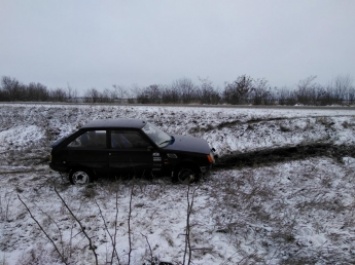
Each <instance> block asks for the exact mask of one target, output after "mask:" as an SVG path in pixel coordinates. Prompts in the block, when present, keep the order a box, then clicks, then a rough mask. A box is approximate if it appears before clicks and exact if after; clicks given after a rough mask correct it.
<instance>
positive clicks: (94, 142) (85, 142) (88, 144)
mask: <svg viewBox="0 0 355 265" xmlns="http://www.w3.org/2000/svg"><path fill="white" fill-rule="evenodd" d="M68 147H70V148H106V131H105V130H93V131H86V132H84V133H83V134H81V135H79V136H78V137H77V138H75V139H74V140H73V141H71V142H70V143H69V144H68Z"/></svg>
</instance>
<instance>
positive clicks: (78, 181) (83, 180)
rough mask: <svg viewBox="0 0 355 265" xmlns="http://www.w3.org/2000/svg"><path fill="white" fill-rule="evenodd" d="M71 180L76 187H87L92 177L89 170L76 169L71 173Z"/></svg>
mask: <svg viewBox="0 0 355 265" xmlns="http://www.w3.org/2000/svg"><path fill="white" fill-rule="evenodd" d="M69 180H70V182H71V183H72V184H74V185H85V184H88V183H89V182H90V181H91V176H90V173H89V172H88V171H87V170H81V169H74V170H72V171H71V172H70V173H69Z"/></svg>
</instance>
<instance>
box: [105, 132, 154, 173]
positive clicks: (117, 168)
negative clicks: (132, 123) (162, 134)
mask: <svg viewBox="0 0 355 265" xmlns="http://www.w3.org/2000/svg"><path fill="white" fill-rule="evenodd" d="M110 135H111V138H110V151H109V167H110V171H111V172H114V173H120V172H129V173H134V174H143V172H144V171H149V170H151V169H152V167H153V154H154V150H155V149H156V148H154V145H153V144H152V142H151V141H150V140H149V138H148V137H147V136H146V135H144V134H143V133H142V132H141V131H140V130H133V129H122V130H111V133H110Z"/></svg>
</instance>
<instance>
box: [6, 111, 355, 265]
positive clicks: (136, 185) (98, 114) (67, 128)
mask: <svg viewBox="0 0 355 265" xmlns="http://www.w3.org/2000/svg"><path fill="white" fill-rule="evenodd" d="M354 115H355V111H354V110H348V109H327V110H321V109H316V108H314V109H301V108H294V109H259V108H258V109H253V108H228V107H221V108H210V107H166V106H113V105H108V106H105V105H79V106H73V105H41V104H1V105H0V123H1V127H0V142H1V145H0V156H1V159H0V231H1V234H0V260H1V261H2V264H62V262H61V259H60V257H59V255H58V254H57V253H56V252H55V251H54V247H53V245H52V244H51V243H50V241H49V240H48V238H46V236H45V235H44V233H43V231H41V230H40V228H39V226H38V225H37V224H36V222H35V220H34V219H36V220H37V221H38V222H39V223H40V224H41V226H42V227H43V228H44V230H45V231H46V232H47V233H48V235H49V236H50V237H51V239H52V240H53V241H54V242H55V244H56V246H57V247H58V249H59V250H60V252H61V253H62V255H63V256H64V257H65V258H67V262H68V263H70V264H94V263H95V259H94V254H93V251H92V250H90V249H89V244H88V240H87V238H86V237H85V236H84V233H83V232H82V231H81V229H80V227H79V224H78V223H77V222H76V221H75V220H74V218H73V216H72V215H71V214H70V213H69V211H68V209H67V208H66V207H65V205H64V204H63V203H62V202H61V200H60V198H59V197H58V196H57V194H56V191H58V192H59V194H60V196H61V197H62V198H63V199H64V201H65V202H66V203H67V204H68V206H69V208H70V209H71V210H72V211H73V213H74V215H75V216H76V218H77V219H78V220H80V222H81V224H82V225H84V226H85V231H86V232H87V234H88V235H89V236H90V238H91V240H92V241H93V242H94V244H95V246H96V247H97V248H96V249H95V252H96V253H97V254H98V260H99V264H108V262H109V261H110V260H111V256H112V242H111V237H114V235H115V233H116V236H115V238H116V240H117V243H116V250H117V255H116V254H115V253H113V254H114V255H113V256H114V258H113V264H127V263H128V260H129V252H131V255H130V263H131V264H144V263H145V264H150V263H149V261H151V260H152V259H153V260H156V261H167V262H171V263H172V264H183V261H184V256H185V254H188V252H187V253H186V252H185V239H186V236H185V235H186V228H187V217H188V214H187V213H188V206H189V205H190V206H191V203H192V206H191V207H192V208H191V209H192V210H191V212H190V213H191V214H190V218H189V223H190V225H189V228H190V236H189V238H190V243H191V264H351V263H353V261H354V260H355V251H354V249H355V243H354V242H355V222H354V220H355V181H354V180H355V174H354V172H355V163H354V162H355V158H354V156H353V154H354V153H341V154H334V153H332V152H334V150H335V149H329V150H325V152H324V155H315V156H311V155H307V154H305V155H304V157H301V158H300V157H294V158H292V157H291V158H288V159H287V160H285V161H282V162H279V161H277V160H273V158H272V157H271V156H270V162H269V163H258V161H257V160H256V161H255V164H253V165H252V166H246V165H245V166H238V167H228V168H227V167H226V168H223V167H222V168H221V167H220V168H216V169H215V170H214V171H213V172H212V174H211V176H210V177H209V178H207V179H206V180H202V181H200V182H199V183H196V184H193V185H190V186H186V185H177V184H172V183H171V182H170V180H169V178H153V179H152V180H147V179H119V180H109V179H102V180H100V181H97V182H94V183H92V184H90V185H88V186H85V187H78V186H72V185H70V184H69V182H68V180H67V178H66V177H65V176H61V175H60V174H58V173H56V172H53V171H51V170H50V169H49V168H48V165H47V164H48V156H49V152H50V144H51V143H52V142H53V141H55V140H56V139H58V138H61V137H64V136H65V135H67V134H68V133H70V132H71V131H73V130H75V129H77V128H78V127H80V126H81V125H83V124H84V123H86V122H87V121H90V120H93V119H101V118H119V117H127V118H140V119H145V120H147V121H149V122H152V123H154V124H156V125H157V126H159V127H161V128H162V129H163V130H165V131H166V132H168V133H170V134H178V135H179V134H180V135H188V134H189V135H193V136H196V137H201V138H204V139H206V140H207V141H208V142H209V143H210V145H211V146H213V147H214V148H216V149H217V152H218V154H219V155H220V156H221V157H222V158H223V157H225V156H227V155H236V154H239V153H242V154H247V153H253V152H255V151H258V150H263V151H265V150H266V151H267V150H275V149H277V148H287V147H294V146H313V145H314V144H324V145H329V146H335V147H338V148H339V149H340V150H341V149H343V148H344V149H345V147H346V148H350V149H351V147H353V146H355V133H354V132H355V116H354ZM265 154H266V155H267V152H266V153H265ZM20 199H21V200H22V201H23V202H25V204H26V205H27V206H28V207H29V209H30V210H31V213H32V214H33V216H34V218H31V216H30V214H29V212H28V211H27V210H26V208H25V206H24V205H23V204H22V203H21V201H20ZM131 199H132V203H130V200H131ZM101 214H102V216H101ZM116 215H117V218H116ZM129 226H130V230H129ZM129 238H131V244H132V245H131V247H130V246H129ZM117 257H118V258H117ZM118 259H119V262H118ZM187 263H188V255H186V256H185V264H187Z"/></svg>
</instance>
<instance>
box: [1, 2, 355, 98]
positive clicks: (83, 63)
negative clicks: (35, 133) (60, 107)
mask: <svg viewBox="0 0 355 265" xmlns="http://www.w3.org/2000/svg"><path fill="white" fill-rule="evenodd" d="M354 12H355V1H354V0H267V1H266V0H245V1H240V0H230V1H229V0H213V1H212V0H178V1H177V0H171V1H170V0H125V1H123V0H122V1H121V0H101V1H99V0H96V1H94V0H74V1H73V0H61V1H57V0H0V76H5V75H6V76H11V77H14V78H16V79H18V80H19V81H21V82H23V83H26V84H27V83H29V82H40V83H42V84H45V85H47V86H48V87H49V88H57V87H62V88H65V87H66V86H67V85H68V84H69V85H70V86H71V87H73V88H76V89H78V90H79V91H84V90H86V89H88V88H92V87H96V88H98V89H103V88H112V85H114V84H116V85H121V86H125V87H127V88H130V87H133V86H135V85H136V86H140V87H144V86H148V85H151V84H155V83H156V84H171V83H172V82H173V81H174V80H177V79H179V78H190V79H192V80H193V81H194V82H195V83H196V84H198V83H199V82H198V80H199V78H208V79H209V80H210V81H212V82H213V83H214V85H215V86H218V87H220V88H223V86H224V83H225V82H232V81H234V80H235V79H236V78H237V77H238V76H240V75H243V74H246V75H249V76H251V77H252V78H265V79H267V80H268V81H269V85H270V86H278V87H282V86H288V87H293V86H295V85H296V84H297V83H298V82H299V81H300V80H302V79H305V78H307V77H309V76H311V75H316V76H317V79H316V81H317V82H319V83H321V84H327V83H329V82H330V81H331V80H332V79H334V78H335V77H337V76H339V75H342V76H344V75H349V76H350V77H351V78H355V13H354Z"/></svg>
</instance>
